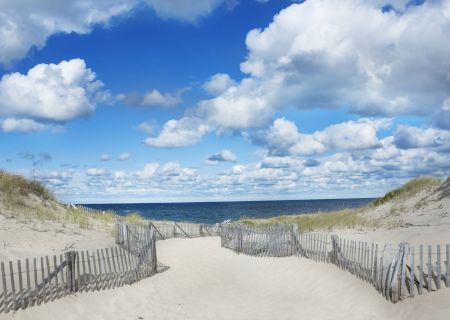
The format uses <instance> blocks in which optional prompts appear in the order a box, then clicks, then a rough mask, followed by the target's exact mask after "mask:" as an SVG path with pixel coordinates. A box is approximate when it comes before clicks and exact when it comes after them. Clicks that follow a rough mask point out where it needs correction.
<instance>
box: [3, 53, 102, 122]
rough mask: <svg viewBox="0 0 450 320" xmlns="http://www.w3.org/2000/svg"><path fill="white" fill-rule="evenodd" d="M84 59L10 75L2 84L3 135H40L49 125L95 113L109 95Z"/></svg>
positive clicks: (38, 67)
mask: <svg viewBox="0 0 450 320" xmlns="http://www.w3.org/2000/svg"><path fill="white" fill-rule="evenodd" d="M102 86H103V84H102V82H101V81H99V80H97V79H96V76H95V73H94V72H93V71H92V70H91V69H89V68H87V67H86V63H85V62H84V60H82V59H73V60H70V61H62V62H60V63H59V64H38V65H36V66H35V67H33V68H32V69H30V70H29V71H28V72H27V73H26V74H20V73H17V72H15V73H10V74H6V75H4V76H3V77H2V78H1V80H0V117H1V116H3V117H8V118H6V119H4V120H2V122H1V123H2V129H3V131H39V130H44V129H46V128H47V127H48V125H46V124H45V122H59V123H63V122H66V121H69V120H73V119H75V118H78V117H83V116H87V115H89V114H91V113H92V112H94V110H95V107H96V103H97V102H98V101H104V99H105V98H106V97H107V96H108V93H107V92H105V91H102Z"/></svg>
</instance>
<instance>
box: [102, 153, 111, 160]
mask: <svg viewBox="0 0 450 320" xmlns="http://www.w3.org/2000/svg"><path fill="white" fill-rule="evenodd" d="M109 159H110V156H109V154H102V155H101V156H100V160H101V161H108V160H109Z"/></svg>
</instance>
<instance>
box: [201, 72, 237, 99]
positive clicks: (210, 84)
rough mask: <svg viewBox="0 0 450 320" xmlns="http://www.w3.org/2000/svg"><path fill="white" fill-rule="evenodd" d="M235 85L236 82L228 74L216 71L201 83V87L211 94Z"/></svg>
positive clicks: (219, 92)
mask: <svg viewBox="0 0 450 320" xmlns="http://www.w3.org/2000/svg"><path fill="white" fill-rule="evenodd" d="M235 85H236V82H235V81H234V80H233V79H231V78H230V76H229V75H228V74H226V73H217V74H215V75H213V76H211V77H210V78H209V79H208V81H206V82H205V83H204V84H203V89H204V90H205V91H206V92H207V93H209V94H211V95H219V94H221V93H223V92H225V91H226V90H227V89H228V88H230V87H232V86H235Z"/></svg>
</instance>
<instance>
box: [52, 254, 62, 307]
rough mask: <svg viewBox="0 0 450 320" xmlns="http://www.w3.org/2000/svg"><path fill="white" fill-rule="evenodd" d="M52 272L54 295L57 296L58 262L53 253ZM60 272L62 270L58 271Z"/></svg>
mask: <svg viewBox="0 0 450 320" xmlns="http://www.w3.org/2000/svg"><path fill="white" fill-rule="evenodd" d="M53 272H54V274H55V297H56V298H57V297H59V291H60V290H59V289H60V287H59V281H58V263H57V261H56V255H53ZM60 272H62V271H60Z"/></svg>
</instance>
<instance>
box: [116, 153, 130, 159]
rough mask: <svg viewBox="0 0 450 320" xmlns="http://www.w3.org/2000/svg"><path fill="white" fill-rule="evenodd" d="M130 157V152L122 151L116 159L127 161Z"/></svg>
mask: <svg viewBox="0 0 450 320" xmlns="http://www.w3.org/2000/svg"><path fill="white" fill-rule="evenodd" d="M130 158H131V154H129V153H128V152H124V153H122V154H120V155H119V156H118V157H117V159H118V160H120V161H127V160H129V159H130Z"/></svg>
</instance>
